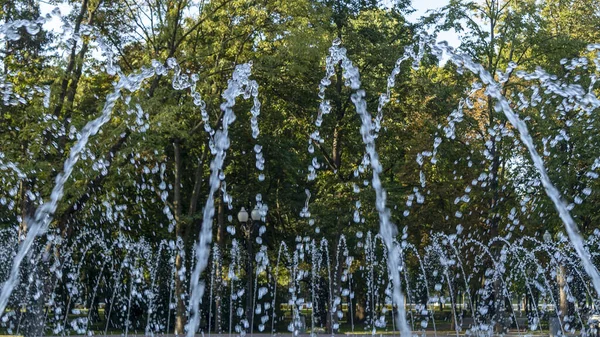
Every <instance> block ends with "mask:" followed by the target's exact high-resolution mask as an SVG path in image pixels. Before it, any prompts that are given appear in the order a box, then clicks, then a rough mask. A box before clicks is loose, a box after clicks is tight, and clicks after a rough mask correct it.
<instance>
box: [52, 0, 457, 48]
mask: <svg viewBox="0 0 600 337" xmlns="http://www.w3.org/2000/svg"><path fill="white" fill-rule="evenodd" d="M393 1H395V0H383V3H384V4H386V3H387V4H390V3H392V2H393ZM448 2H449V0H412V4H411V5H412V7H413V8H414V9H415V10H416V11H415V12H414V13H412V14H411V15H409V16H408V17H407V19H408V20H409V21H411V22H415V21H417V20H418V19H419V18H420V17H421V16H423V15H425V14H426V12H427V11H428V10H433V9H439V8H441V7H443V6H446V5H447V4H448ZM54 7H55V6H54V5H50V4H49V3H47V2H45V1H40V9H41V11H42V14H43V15H45V14H46V13H50V12H51V11H52V9H54ZM58 7H59V9H60V11H61V13H62V15H66V14H67V13H68V12H69V10H70V6H69V5H68V4H66V3H65V2H63V3H62V4H59V6H58ZM60 25H61V24H60V20H58V18H56V17H55V18H54V19H53V20H52V21H51V22H48V23H46V25H45V26H44V28H45V29H50V30H55V29H58V27H60ZM438 41H446V42H448V44H449V45H450V46H452V47H458V45H459V44H460V42H459V39H458V36H457V35H456V33H455V32H453V31H450V32H440V33H439V35H438Z"/></svg>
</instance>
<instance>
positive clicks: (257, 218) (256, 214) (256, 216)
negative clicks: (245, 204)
mask: <svg viewBox="0 0 600 337" xmlns="http://www.w3.org/2000/svg"><path fill="white" fill-rule="evenodd" d="M250 216H251V217H252V221H260V218H261V216H260V211H259V210H258V205H256V206H254V209H253V210H252V213H250Z"/></svg>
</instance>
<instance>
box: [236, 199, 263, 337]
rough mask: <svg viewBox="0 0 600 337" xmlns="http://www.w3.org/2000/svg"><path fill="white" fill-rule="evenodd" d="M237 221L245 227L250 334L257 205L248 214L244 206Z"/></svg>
mask: <svg viewBox="0 0 600 337" xmlns="http://www.w3.org/2000/svg"><path fill="white" fill-rule="evenodd" d="M237 216H238V221H239V222H240V224H242V226H243V227H244V229H245V231H244V232H245V236H246V252H247V254H248V255H247V259H246V318H247V319H248V321H249V322H248V323H250V334H252V332H253V331H252V330H253V326H254V324H253V323H254V308H253V306H254V304H253V302H254V283H253V281H254V279H253V278H254V261H253V260H254V243H253V242H252V239H253V237H254V235H253V234H254V231H255V228H256V225H257V224H258V223H259V221H260V219H261V215H260V210H259V209H258V205H257V206H255V207H254V209H253V210H252V212H250V214H248V211H246V209H245V208H244V207H242V209H240V211H239V212H238V215H237Z"/></svg>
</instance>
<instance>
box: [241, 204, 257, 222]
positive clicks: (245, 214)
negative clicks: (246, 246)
mask: <svg viewBox="0 0 600 337" xmlns="http://www.w3.org/2000/svg"><path fill="white" fill-rule="evenodd" d="M252 213H254V211H252ZM238 221H239V222H242V223H246V222H248V211H246V209H245V208H244V207H242V209H240V212H239V213H238Z"/></svg>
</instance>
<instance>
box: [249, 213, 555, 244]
mask: <svg viewBox="0 0 600 337" xmlns="http://www.w3.org/2000/svg"><path fill="white" fill-rule="evenodd" d="M246 217H247V216H246ZM551 240H552V235H551V234H550V232H548V231H546V232H545V233H544V241H546V242H550V241H551Z"/></svg>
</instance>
